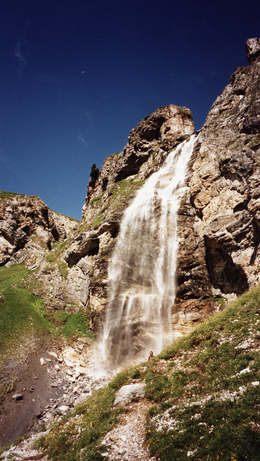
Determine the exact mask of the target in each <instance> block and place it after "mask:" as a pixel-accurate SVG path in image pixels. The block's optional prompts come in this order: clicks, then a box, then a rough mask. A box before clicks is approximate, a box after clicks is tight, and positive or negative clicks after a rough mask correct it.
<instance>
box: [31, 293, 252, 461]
mask: <svg viewBox="0 0 260 461" xmlns="http://www.w3.org/2000/svg"><path fill="white" fill-rule="evenodd" d="M259 347H260V286H258V287H256V288H253V289H252V290H250V291H249V292H248V293H246V294H245V295H243V296H242V297H241V298H240V299H239V300H238V301H236V302H235V303H233V304H232V305H231V306H230V307H229V308H227V309H225V310H224V311H222V312H220V313H219V314H217V315H215V316H213V317H212V318H211V319H209V320H208V321H207V322H205V323H204V324H202V325H200V326H199V327H198V328H197V329H196V330H194V331H193V332H192V333H191V334H189V335H188V336H185V337H183V338H181V339H180V340H178V341H177V342H176V343H174V344H173V345H171V346H170V347H168V348H167V349H165V350H164V351H163V352H162V354H160V356H158V357H156V358H155V359H153V360H152V361H151V362H149V363H148V364H146V365H147V366H146V367H144V364H140V366H139V367H136V368H135V369H131V370H126V371H125V372H124V373H121V374H119V375H117V377H116V378H115V379H114V381H113V382H112V383H110V384H109V385H108V386H107V387H105V388H103V389H100V390H98V391H97V392H95V394H93V395H92V396H91V397H90V398H89V399H88V400H87V401H86V402H85V403H84V404H82V405H80V406H79V407H77V408H76V409H75V410H74V412H73V413H72V414H71V415H68V416H66V417H64V418H62V419H61V420H60V421H59V422H58V423H56V424H55V425H54V426H53V427H52V428H50V432H49V433H48V435H47V436H46V437H43V438H42V439H40V441H39V442H38V443H39V446H41V447H42V448H43V449H44V451H45V452H46V454H47V455H48V456H49V457H51V458H52V459H53V460H55V461H62V460H64V461H65V460H69V461H70V460H71V461H74V460H75V461H78V460H85V461H94V460H101V459H106V458H105V456H104V454H102V450H105V448H104V447H101V446H100V441H101V440H102V438H103V437H104V435H105V434H106V433H107V432H108V431H109V430H110V429H111V428H112V427H113V425H114V424H115V422H116V420H117V417H118V414H119V411H118V409H115V408H114V407H113V399H114V394H115V391H116V390H117V389H119V388H120V387H121V386H122V385H123V384H126V383H129V382H133V381H135V379H139V378H140V376H141V374H143V373H144V378H145V380H146V397H147V398H149V399H150V400H151V401H152V402H153V406H152V408H151V409H150V410H149V414H148V415H147V430H146V439H147V444H148V445H149V447H150V450H151V453H152V454H153V455H156V456H158V457H159V458H160V460H161V461H166V460H171V461H172V460H175V461H177V460H180V461H181V460H200V461H211V460H212V461H213V460H214V461H216V460H225V461H226V460H229V461H242V460H243V461H245V460H250V461H259V460H260V372H259V366H260V357H259ZM144 370H145V371H144ZM121 411H123V409H122V410H121Z"/></svg>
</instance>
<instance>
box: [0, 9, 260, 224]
mask: <svg viewBox="0 0 260 461" xmlns="http://www.w3.org/2000/svg"><path fill="white" fill-rule="evenodd" d="M259 18H260V2H259V0H254V1H252V0H247V1H240V0H230V1H229V0H225V1H222V0H207V1H206V0H203V1H202V0H197V1H194V0H192V1H191V0H182V1H180V0H179V1H175V0H160V1H159V0H156V1H155V0H149V1H148V0H131V1H128V0H106V1H105V0H95V1H93V2H92V1H88V0H3V1H2V2H1V7H0V40H1V41H0V47H1V48H0V59H1V61H0V66H1V68H0V70H1V75H0V85H1V86H0V98H1V99H0V103H1V110H0V189H1V190H6V191H11V192H18V193H22V194H28V195H38V196H39V197H41V198H42V199H43V200H44V201H45V202H46V203H47V205H48V206H49V207H50V208H52V209H54V210H55V211H58V212H60V213H63V214H66V215H69V216H72V217H75V218H77V219H80V218H81V208H82V205H83V204H84V200H85V195H86V192H87V183H88V181H89V173H90V169H91V165H92V164H93V163H96V165H97V166H98V167H99V168H100V167H101V166H102V163H103V161H104V159H105V158H106V157H107V156H108V155H110V154H113V153H115V152H119V151H121V150H122V149H123V147H124V146H125V144H126V143H127V138H128V134H129V131H130V130H131V128H134V127H135V126H136V125H137V124H138V122H139V121H140V120H141V119H143V118H144V117H145V116H147V115H149V114H151V113H152V112H153V111H155V110H156V109H157V108H158V107H159V106H164V105H168V104H171V103H172V104H177V105H180V106H186V107H189V108H190V109H191V111H192V113H193V116H194V122H195V128H196V129H199V128H201V126H202V125H203V123H204V121H205V118H206V116H207V113H208V111H209V109H210V107H211V105H212V103H213V102H214V100H215V99H216V97H217V96H218V95H219V93H221V92H222V90H223V88H224V87H225V86H226V85H227V84H228V83H229V80H228V77H229V76H230V75H231V74H232V73H233V72H234V70H235V67H237V66H241V65H242V66H243V65H248V63H247V59H246V54H245V51H244V49H245V42H246V40H247V38H251V37H260V22H259Z"/></svg>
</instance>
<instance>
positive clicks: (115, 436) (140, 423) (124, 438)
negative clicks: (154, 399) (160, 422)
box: [102, 399, 156, 461]
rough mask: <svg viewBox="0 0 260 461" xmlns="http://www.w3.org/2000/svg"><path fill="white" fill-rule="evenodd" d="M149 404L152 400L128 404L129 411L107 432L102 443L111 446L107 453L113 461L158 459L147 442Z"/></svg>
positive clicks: (151, 460) (148, 460)
mask: <svg viewBox="0 0 260 461" xmlns="http://www.w3.org/2000/svg"><path fill="white" fill-rule="evenodd" d="M149 406H151V402H149V401H148V400H146V399H141V400H139V401H138V402H134V403H131V404H129V405H127V409H128V412H127V413H124V414H122V415H121V416H120V417H119V420H118V422H117V424H116V426H115V427H114V429H112V431H110V432H108V433H107V435H106V436H105V438H104V439H103V441H102V444H103V445H108V446H110V449H109V450H107V453H106V454H107V455H108V456H109V459H110V460H111V461H134V460H137V459H140V460H142V461H156V458H154V457H151V454H150V452H149V448H148V447H147V445H146V443H145V424H146V413H147V411H148V409H149Z"/></svg>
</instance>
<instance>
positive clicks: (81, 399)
mask: <svg viewBox="0 0 260 461" xmlns="http://www.w3.org/2000/svg"><path fill="white" fill-rule="evenodd" d="M89 392H90V391H89ZM89 392H88V393H86V392H85V393H82V394H81V395H80V396H79V397H78V398H77V399H76V400H75V402H74V405H80V404H81V403H83V402H85V400H87V398H88V397H89V395H90V393H89Z"/></svg>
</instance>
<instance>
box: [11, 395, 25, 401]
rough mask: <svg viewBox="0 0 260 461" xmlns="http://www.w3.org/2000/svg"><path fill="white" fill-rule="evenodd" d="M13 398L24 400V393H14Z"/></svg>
mask: <svg viewBox="0 0 260 461" xmlns="http://www.w3.org/2000/svg"><path fill="white" fill-rule="evenodd" d="M12 399H13V400H23V395H22V394H14V395H13V396H12Z"/></svg>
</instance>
